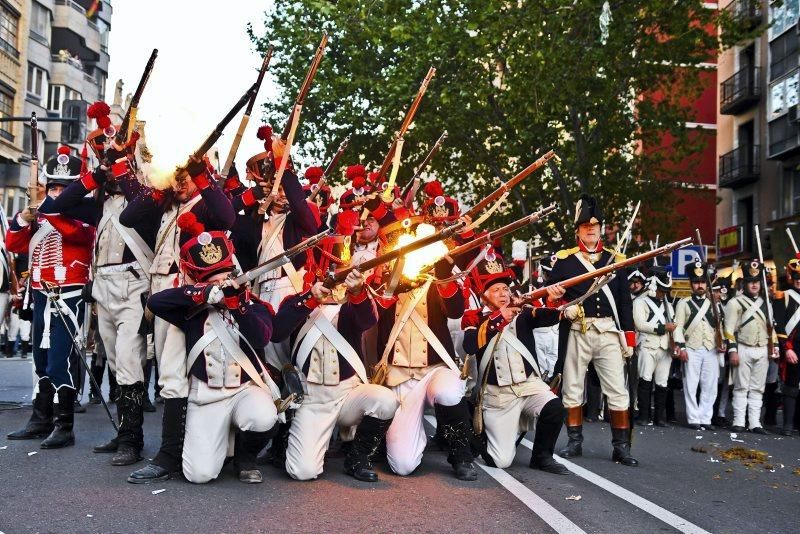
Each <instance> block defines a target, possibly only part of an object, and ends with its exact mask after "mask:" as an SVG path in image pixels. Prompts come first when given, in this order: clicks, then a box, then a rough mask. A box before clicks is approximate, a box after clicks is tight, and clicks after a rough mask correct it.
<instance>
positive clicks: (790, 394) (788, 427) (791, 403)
mask: <svg viewBox="0 0 800 534" xmlns="http://www.w3.org/2000/svg"><path fill="white" fill-rule="evenodd" d="M797 394H798V388H796V387H792V386H786V385H784V386H783V430H782V431H781V434H783V435H784V436H791V435H792V433H793V427H794V416H795V413H796V410H797Z"/></svg>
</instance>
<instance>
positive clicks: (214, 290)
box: [203, 284, 225, 306]
mask: <svg viewBox="0 0 800 534" xmlns="http://www.w3.org/2000/svg"><path fill="white" fill-rule="evenodd" d="M224 297H225V294H224V293H223V291H222V289H221V288H220V287H219V286H218V285H215V284H209V285H207V286H205V287H204V288H203V300H205V301H206V302H207V303H208V304H211V305H212V306H213V305H215V304H219V303H220V302H222V299H223V298H224Z"/></svg>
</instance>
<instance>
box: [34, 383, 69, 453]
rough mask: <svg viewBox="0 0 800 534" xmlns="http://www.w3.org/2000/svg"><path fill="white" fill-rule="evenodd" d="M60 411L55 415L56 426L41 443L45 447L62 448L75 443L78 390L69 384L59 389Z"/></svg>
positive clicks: (57, 392)
mask: <svg viewBox="0 0 800 534" xmlns="http://www.w3.org/2000/svg"><path fill="white" fill-rule="evenodd" d="M56 394H57V395H58V412H57V413H56V416H55V427H54V428H53V431H52V432H51V433H50V435H49V436H47V437H46V438H45V440H44V441H43V442H42V443H41V444H40V445H39V446H40V447H41V448H43V449H60V448H62V447H69V446H70V445H75V434H74V433H73V432H72V426H73V424H74V422H75V397H76V396H77V392H76V391H75V389H74V388H71V387H69V386H61V387H60V388H59V389H58V391H56Z"/></svg>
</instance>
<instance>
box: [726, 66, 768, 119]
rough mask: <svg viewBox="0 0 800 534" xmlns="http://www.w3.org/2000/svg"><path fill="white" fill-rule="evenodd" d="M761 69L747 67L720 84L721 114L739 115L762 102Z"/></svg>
mask: <svg viewBox="0 0 800 534" xmlns="http://www.w3.org/2000/svg"><path fill="white" fill-rule="evenodd" d="M760 77H761V69H760V68H759V67H745V68H743V69H741V70H739V71H738V72H736V73H735V74H734V75H733V76H731V77H730V78H728V79H727V80H725V81H724V82H722V83H721V84H720V100H719V112H720V113H721V114H723V115H737V114H739V113H742V112H743V111H747V110H748V109H750V108H752V107H753V106H755V105H756V104H758V102H759V101H760V100H761V85H760V84H759V79H760Z"/></svg>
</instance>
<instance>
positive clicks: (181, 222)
mask: <svg viewBox="0 0 800 534" xmlns="http://www.w3.org/2000/svg"><path fill="white" fill-rule="evenodd" d="M178 228H180V229H181V231H183V232H186V233H187V234H189V235H190V236H192V237H196V236H198V235H200V234H201V233H203V232H204V231H205V227H204V226H203V223H201V222H200V221H198V220H197V215H195V214H194V213H192V212H191V211H187V212H186V213H184V214H183V215H181V216H180V217H178Z"/></svg>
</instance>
